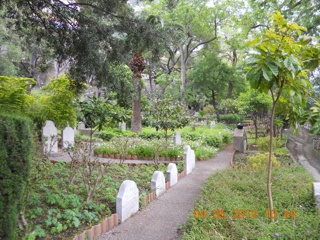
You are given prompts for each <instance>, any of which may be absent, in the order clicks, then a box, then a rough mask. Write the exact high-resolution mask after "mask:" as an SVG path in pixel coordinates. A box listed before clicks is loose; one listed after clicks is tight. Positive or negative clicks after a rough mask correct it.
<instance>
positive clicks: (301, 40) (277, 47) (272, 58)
mask: <svg viewBox="0 0 320 240" xmlns="http://www.w3.org/2000/svg"><path fill="white" fill-rule="evenodd" d="M270 19H271V25H270V26H269V27H268V29H267V30H266V31H265V32H264V33H263V35H262V37H258V38H256V39H254V40H253V41H251V42H250V43H249V44H250V46H251V47H252V52H251V53H250V55H251V56H250V58H249V59H248V60H247V70H248V73H247V79H248V80H249V81H250V84H251V86H252V87H253V88H256V89H258V90H259V91H261V92H269V93H270V95H271V98H272V110H271V116H270V126H271V128H270V142H269V164H268V179H267V192H268V198H269V212H270V213H272V212H274V207H273V200H272V191H271V171H272V155H273V127H272V126H273V123H274V115H275V109H276V106H277V103H278V102H279V99H280V97H281V96H292V97H290V99H288V103H289V104H292V105H291V106H292V107H293V106H294V105H293V102H292V100H293V99H299V100H300V101H299V102H298V101H295V102H294V104H295V107H296V104H299V105H304V104H305V103H306V96H307V95H308V94H309V90H310V88H311V84H310V82H309V80H308V77H307V73H308V69H307V65H306V64H305V62H306V61H308V60H309V58H310V55H309V54H308V49H311V48H312V47H313V46H312V45H311V39H310V38H308V37H306V36H302V35H301V34H302V32H303V31H306V28H304V27H302V26H299V25H298V24H296V23H292V22H288V21H287V20H286V19H285V18H284V17H283V16H282V15H281V13H280V12H279V11H277V12H275V13H274V14H272V15H271V18H270ZM310 51H311V50H310ZM270 220H271V222H274V218H273V217H272V214H270Z"/></svg>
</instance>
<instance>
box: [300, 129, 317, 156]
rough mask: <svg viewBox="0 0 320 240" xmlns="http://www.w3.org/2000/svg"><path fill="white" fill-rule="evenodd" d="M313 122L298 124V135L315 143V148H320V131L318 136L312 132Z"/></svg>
mask: <svg viewBox="0 0 320 240" xmlns="http://www.w3.org/2000/svg"><path fill="white" fill-rule="evenodd" d="M310 130H311V124H310V123H305V124H304V125H299V126H298V137H299V138H301V139H303V140H304V141H307V142H309V143H312V144H313V148H314V149H316V150H320V133H318V134H317V135H316V136H314V135H311V134H310Z"/></svg>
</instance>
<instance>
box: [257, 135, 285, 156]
mask: <svg viewBox="0 0 320 240" xmlns="http://www.w3.org/2000/svg"><path fill="white" fill-rule="evenodd" d="M269 142H270V137H260V138H258V139H257V142H256V144H257V146H258V149H259V151H262V152H268V151H269ZM285 142H286V139H282V140H281V139H280V138H273V141H272V143H273V148H274V149H277V148H283V147H284V146H285ZM286 153H287V152H286Z"/></svg>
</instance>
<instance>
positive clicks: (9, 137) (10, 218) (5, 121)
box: [0, 115, 33, 240]
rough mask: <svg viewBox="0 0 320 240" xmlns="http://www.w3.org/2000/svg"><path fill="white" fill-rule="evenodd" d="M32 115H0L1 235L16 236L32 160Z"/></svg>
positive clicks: (9, 238)
mask: <svg viewBox="0 0 320 240" xmlns="http://www.w3.org/2000/svg"><path fill="white" fill-rule="evenodd" d="M31 126H32V123H31V121H30V120H29V119H26V118H22V117H17V116H10V115H1V116H0V146H1V148H0V216H1V218H0V239H5V240H11V239H16V238H17V236H16V233H15V232H16V228H17V219H18V213H19V210H20V209H21V205H22V202H23V198H24V190H25V187H26V182H27V180H28V178H29V173H30V169H31V161H32V151H33V150H32V148H33V136H32V131H31Z"/></svg>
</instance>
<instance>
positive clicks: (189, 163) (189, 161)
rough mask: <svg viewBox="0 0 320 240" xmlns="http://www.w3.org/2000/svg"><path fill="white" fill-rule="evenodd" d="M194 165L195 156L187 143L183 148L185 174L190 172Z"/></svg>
mask: <svg viewBox="0 0 320 240" xmlns="http://www.w3.org/2000/svg"><path fill="white" fill-rule="evenodd" d="M195 165H196V156H195V154H194V151H193V150H192V149H191V148H190V146H189V145H186V146H185V148H184V170H185V171H186V174H189V173H191V172H192V169H194V167H195Z"/></svg>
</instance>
